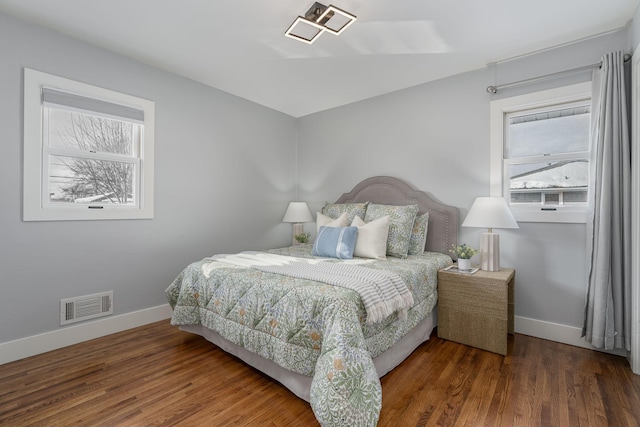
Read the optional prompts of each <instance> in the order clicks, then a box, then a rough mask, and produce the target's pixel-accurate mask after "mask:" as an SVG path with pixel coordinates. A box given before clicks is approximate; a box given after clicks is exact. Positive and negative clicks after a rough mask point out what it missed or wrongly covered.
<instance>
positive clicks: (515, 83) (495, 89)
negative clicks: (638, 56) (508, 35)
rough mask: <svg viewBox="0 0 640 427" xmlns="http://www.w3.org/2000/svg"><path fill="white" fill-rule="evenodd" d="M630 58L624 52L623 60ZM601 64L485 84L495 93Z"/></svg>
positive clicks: (600, 64)
mask: <svg viewBox="0 0 640 427" xmlns="http://www.w3.org/2000/svg"><path fill="white" fill-rule="evenodd" d="M630 59H631V55H629V54H628V53H625V54H624V62H628V61H629V60H630ZM601 66H602V61H601V62H598V63H596V64H591V65H584V66H582V67H577V68H571V69H569V70H563V71H558V72H555V73H551V74H545V75H543V76H539V77H532V78H530V79H524V80H520V81H517V82H512V83H505V84H503V85H498V86H487V92H488V93H497V92H498V89H506V88H508V87H512V86H519V85H522V84H525V83H533V82H537V81H540V80H546V79H550V78H552V77H557V76H560V75H563V74H569V73H579V72H580V71H586V70H591V69H593V68H599V67H601Z"/></svg>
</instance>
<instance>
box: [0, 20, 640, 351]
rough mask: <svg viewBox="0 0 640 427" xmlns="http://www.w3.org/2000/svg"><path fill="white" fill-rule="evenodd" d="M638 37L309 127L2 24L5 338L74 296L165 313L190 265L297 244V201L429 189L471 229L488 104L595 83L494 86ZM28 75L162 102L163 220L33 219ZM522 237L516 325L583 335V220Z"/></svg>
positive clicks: (504, 236)
mask: <svg viewBox="0 0 640 427" xmlns="http://www.w3.org/2000/svg"><path fill="white" fill-rule="evenodd" d="M632 33H633V34H632ZM638 33H640V32H638V31H633V26H632V30H630V31H629V34H628V33H627V31H620V32H616V33H613V34H609V35H605V36H601V37H597V38H594V39H590V40H587V41H585V42H582V43H579V44H576V45H572V46H567V47H563V48H561V49H557V50H554V51H548V52H543V53H540V54H536V55H530V56H527V57H524V58H520V59H517V60H512V61H508V62H504V63H501V64H499V65H498V66H497V69H496V68H495V67H493V66H490V67H488V68H485V69H482V70H477V71H473V72H469V73H466V74H462V75H458V76H454V77H451V78H447V79H443V80H440V81H437V82H433V83H429V84H424V85H420V86H417V87H414V88H410V89H406V90H403V91H399V92H395V93H392V94H388V95H385V96H380V97H376V98H372V99H369V100H365V101H361V102H358V103H354V104H351V105H347V106H344V107H341V108H336V109H333V110H329V111H326V112H322V113H317V114H313V115H310V116H306V117H303V118H300V119H297V120H296V119H294V118H292V117H289V116H286V115H283V114H280V113H278V112H275V111H273V110H269V109H266V108H264V107H261V106H258V105H256V104H253V103H250V102H247V101H245V100H242V99H240V98H237V97H234V96H232V95H229V94H226V93H224V92H221V91H218V90H216V89H212V88H209V87H206V86H203V85H200V84H197V83H195V82H193V81H190V80H187V79H184V78H181V77H178V76H175V75H172V74H169V73H166V72H163V71H160V70H157V69H154V68H151V67H148V66H145V65H143V64H140V63H139V62H136V61H133V60H131V59H128V58H125V57H122V56H119V55H115V54H113V53H110V52H108V51H105V50H102V49H99V48H96V47H94V46H91V45H89V44H86V43H84V42H81V41H78V40H75V39H72V38H68V37H66V36H63V35H60V34H58V33H55V32H52V31H49V30H46V29H43V28H41V27H37V26H32V25H30V24H26V23H24V22H22V21H19V20H17V19H15V18H12V17H9V16H7V15H3V14H0V58H2V60H1V61H0V94H2V96H0V132H1V133H0V135H1V136H2V139H1V140H0V155H1V158H2V161H3V168H1V169H0V194H2V199H1V200H2V201H1V202H0V203H1V209H0V299H1V301H2V303H3V309H2V310H0V325H1V326H0V343H2V342H6V341H11V340H14V339H17V338H22V337H27V336H32V335H36V334H39V333H43V332H47V331H51V330H55V329H58V328H59V326H58V304H59V300H60V299H61V298H67V297H72V296H78V295H85V294H90V293H94V292H100V291H105V290H114V291H115V297H114V303H115V304H114V305H115V311H116V314H122V313H128V312H132V311H136V310H140V309H144V308H149V307H154V306H157V305H161V304H164V303H165V302H166V301H165V299H164V295H163V291H164V289H165V288H166V287H167V286H168V284H169V283H170V281H171V280H173V278H174V277H175V276H176V275H177V274H178V273H179V272H180V270H181V269H182V268H183V267H184V266H185V265H186V264H187V263H188V262H191V261H193V260H197V259H200V258H202V257H204V256H206V255H208V254H213V253H219V252H234V251H238V250H245V249H264V248H267V247H275V246H283V245H286V244H288V243H289V241H290V236H291V235H290V233H291V228H290V225H289V224H282V223H280V220H281V218H282V214H283V212H284V209H285V208H286V205H287V203H288V202H289V201H290V200H292V199H293V198H297V199H300V200H305V201H308V202H309V204H310V206H311V208H312V210H314V211H315V210H316V209H319V208H320V207H321V206H322V204H323V203H324V202H325V201H333V200H335V199H336V198H338V197H339V196H340V194H342V193H343V192H346V191H349V190H351V188H352V187H353V186H354V185H355V184H357V183H358V182H359V181H361V180H362V179H364V178H367V177H370V176H374V175H392V176H396V177H398V178H401V179H404V180H405V181H407V182H409V183H410V184H412V185H413V186H415V187H417V188H420V189H424V190H427V191H430V192H431V193H432V194H433V195H435V196H436V197H437V198H439V199H440V200H441V201H442V202H444V203H448V204H452V205H455V206H458V207H459V208H460V210H461V221H462V220H463V219H464V217H465V215H466V213H467V211H468V209H469V207H470V206H471V204H472V202H473V200H474V198H475V197H476V196H480V195H488V194H489V102H490V101H491V100H492V99H497V98H500V97H503V96H513V95H517V94H521V93H524V92H528V91H535V90H541V89H546V88H549V87H553V86H558V85H562V84H568V83H575V82H579V81H585V80H587V79H589V75H588V73H582V74H580V75H575V76H571V77H568V78H561V79H556V80H553V81H547V82H544V83H539V84H535V85H527V86H522V87H519V88H515V89H510V90H505V91H501V92H500V93H498V94H497V95H489V94H487V93H486V92H485V88H486V86H487V85H489V84H496V83H497V84H500V83H507V82H510V81H515V80H520V79H524V78H528V77H533V76H538V75H541V74H546V73H550V72H555V71H558V70H562V69H565V68H573V67H578V66H582V65H585V64H591V63H595V62H598V61H599V59H600V57H601V55H602V54H603V53H606V52H608V51H612V50H616V49H625V50H627V51H630V49H629V48H630V46H629V45H630V44H631V43H632V41H633V45H634V46H635V45H636V44H638V38H640V36H638V35H637V34H638ZM22 67H29V68H33V69H36V70H40V71H44V72H47V73H51V74H57V75H60V76H63V77H66V78H71V79H75V80H78V81H81V82H85V83H89V84H93V85H96V86H101V87H105V88H108V89H111V90H116V91H120V92H124V93H129V94H131V95H135V96H139V97H143V98H147V99H151V100H153V101H155V103H156V178H155V218H154V219H153V220H138V221H85V222H30V223H25V222H22V220H21V218H22V211H21V209H22V208H21V205H22ZM296 142H297V151H298V157H297V165H298V167H297V170H296V167H295V165H296V155H295V152H296ZM296 176H297V177H296ZM296 181H298V188H297V189H296ZM296 193H297V195H298V197H296ZM307 226H308V228H309V229H310V230H311V228H312V227H311V226H312V224H307ZM520 227H521V228H520V229H519V230H501V231H500V233H501V245H502V263H503V265H505V266H512V267H514V268H516V269H517V283H518V284H517V290H516V315H517V316H522V317H527V318H531V319H537V320H541V321H546V322H553V323H559V324H562V325H569V326H580V324H581V321H582V308H583V300H584V293H585V289H586V283H585V282H586V279H585V277H586V273H585V270H586V262H585V258H586V255H585V251H584V241H585V233H584V225H581V224H534V223H521V224H520ZM479 232H480V230H477V229H461V235H460V241H461V242H467V243H470V244H474V245H477V243H478V241H479Z"/></svg>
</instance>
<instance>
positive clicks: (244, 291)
mask: <svg viewBox="0 0 640 427" xmlns="http://www.w3.org/2000/svg"><path fill="white" fill-rule="evenodd" d="M363 207H364V210H363ZM398 212H399V213H398ZM385 213H386V214H387V215H384V214H385ZM367 215H369V216H367ZM412 215H413V217H412ZM345 216H346V217H347V220H346V221H347V222H346V223H345ZM361 216H362V218H360V217H361ZM321 217H322V221H323V222H325V225H326V226H328V228H325V227H322V229H321V230H322V232H323V233H325V232H334V231H336V230H341V231H351V230H352V229H353V227H351V225H353V224H354V220H355V221H358V219H359V220H362V221H361V222H360V223H359V224H361V226H365V227H369V228H366V230H370V227H372V226H373V224H374V223H375V224H378V223H380V222H382V223H388V227H389V228H388V234H387V236H388V239H385V240H386V243H387V245H385V250H386V251H390V252H387V253H386V254H383V256H380V253H377V252H376V251H374V254H373V255H371V254H370V253H369V252H367V251H368V249H367V248H363V247H360V248H358V245H357V244H358V243H359V242H356V245H355V251H354V253H355V256H353V258H349V257H348V256H346V258H349V259H340V258H339V255H336V256H337V258H336V257H334V256H330V257H327V256H326V255H327V254H326V253H323V252H322V249H321V248H320V244H321V243H322V242H324V241H325V238H324V234H323V235H322V238H321V237H320V233H319V234H318V237H317V238H316V242H314V244H303V245H297V246H291V247H286V248H279V249H273V250H269V251H265V252H243V253H241V254H222V255H216V256H213V257H209V258H205V259H203V260H201V261H197V262H194V263H192V264H190V265H189V266H187V267H186V268H185V269H184V270H183V271H182V272H181V273H180V275H179V276H178V277H177V278H176V279H175V280H174V281H173V283H172V284H171V285H170V286H169V287H168V288H167V290H166V292H165V293H166V295H167V299H168V301H169V303H170V305H171V307H172V309H173V316H172V318H171V323H172V324H173V325H177V326H179V327H180V328H181V329H182V330H185V331H188V332H191V333H195V334H198V335H201V336H203V337H205V338H206V339H207V340H209V341H211V342H212V343H214V344H215V345H217V346H219V347H220V348H222V349H223V350H225V351H227V352H229V353H231V354H233V355H235V356H237V357H238V358H240V359H241V360H243V361H244V362H246V363H248V364H249V365H251V366H253V367H255V368H256V369H258V370H260V371H262V372H264V373H265V374H267V375H269V376H270V377H272V378H273V379H275V380H277V381H279V382H280V383H282V384H283V385H284V386H285V387H287V388H288V389H289V390H291V391H292V392H293V393H294V394H296V395H297V396H298V397H300V398H302V399H304V400H306V401H308V402H310V403H311V407H312V409H313V411H314V414H315V416H316V418H317V419H318V421H319V422H320V424H321V425H323V426H343V425H349V426H361V425H362V426H371V425H376V424H377V421H378V417H379V414H380V408H381V404H382V390H381V386H380V381H379V378H380V377H382V376H383V375H384V374H386V373H387V372H389V371H390V370H392V369H393V368H395V367H396V366H398V365H399V364H400V363H401V362H402V361H403V360H404V359H405V358H406V357H407V356H408V355H409V354H411V352H412V351H413V350H414V349H415V348H417V347H418V346H419V345H420V344H421V343H423V342H424V341H426V340H428V339H429V337H430V335H431V332H432V330H433V328H434V327H435V326H436V324H437V310H436V301H437V284H436V279H437V274H436V273H437V270H438V269H440V268H443V267H445V266H447V265H450V264H451V263H452V261H453V260H452V258H451V256H450V253H449V249H451V247H452V246H453V245H455V244H457V230H458V210H457V208H455V207H452V206H447V205H444V204H442V203H440V202H438V201H437V200H435V199H434V198H433V197H432V196H430V195H429V194H428V193H425V192H423V191H418V190H416V189H414V188H412V187H411V186H410V185H408V184H407V183H405V182H403V181H401V180H399V179H396V178H393V177H384V176H382V177H373V178H368V179H366V180H364V181H362V182H361V183H359V184H358V185H356V186H355V187H354V188H353V190H352V191H350V192H349V193H345V194H343V195H342V196H341V197H340V198H339V199H338V200H336V202H334V203H328V204H327V205H326V206H325V207H323V209H322V214H321V215H318V222H320V221H321ZM356 217H358V219H356ZM409 218H412V219H409ZM340 221H342V222H341V224H340V227H341V228H332V227H335V224H336V222H340ZM407 221H411V224H412V228H411V231H410V238H411V239H410V240H411V242H410V244H409V245H408V249H407V252H403V250H404V246H403V245H404V243H403V242H404V239H405V238H406V224H407ZM419 221H423V222H424V224H423V227H422V228H420V227H418V223H419ZM383 225H384V224H383ZM376 227H378V226H377V225H376ZM403 227H404V228H403ZM379 228H380V227H378V231H379ZM382 228H383V229H384V226H382ZM319 230H320V228H319ZM403 230H404V231H403ZM358 232H359V233H360V234H357V236H358V238H361V241H360V243H362V242H364V241H365V237H364V236H369V237H370V236H371V233H372V232H371V231H366V233H368V234H365V229H364V228H358ZM384 232H385V233H387V229H385V231H384ZM402 232H404V237H403V236H400V234H402ZM376 233H377V234H378V235H379V233H378V232H376ZM325 234H326V233H325ZM424 236H426V242H425V240H424ZM416 237H417V240H416ZM421 238H422V240H420V239H421ZM367 241H368V240H367ZM397 243H400V246H394V245H396V244H397ZM376 245H378V247H379V245H380V243H379V242H378V243H376ZM363 251H364V252H363ZM394 251H399V253H396V252H394ZM423 251H424V253H422V252H423ZM378 252H379V250H378ZM390 253H391V254H394V255H396V256H391V255H389V254H390ZM314 254H316V255H318V254H319V255H323V256H314ZM363 254H364V255H365V256H358V255H363ZM385 255H386V259H384V258H385ZM403 255H404V256H403ZM381 258H382V259H381ZM292 265H294V267H293V269H294V270H295V272H290V271H289V270H287V271H282V270H281V269H291V268H292V267H291V266H292ZM308 265H313V267H309V266H308ZM316 268H321V269H324V270H327V271H324V272H323V273H322V274H325V275H326V274H328V275H329V276H331V277H332V278H333V280H335V281H336V282H335V283H334V282H332V281H330V280H327V281H326V282H325V281H324V279H319V278H318V277H319V276H317V274H320V273H317V272H316V270H315V269H316ZM362 272H366V275H367V277H368V276H369V275H371V276H372V277H374V276H375V280H381V281H382V282H376V283H375V286H374V287H375V288H376V289H378V290H379V289H381V288H383V286H382V285H381V284H380V283H384V285H385V286H388V287H392V285H390V284H389V283H393V284H394V285H395V286H397V288H396V290H389V289H387V288H384V292H383V294H384V295H382V297H383V299H384V298H387V296H388V295H391V294H390V292H394V294H393V295H394V298H395V300H398V301H399V300H402V301H404V302H401V303H398V304H395V305H393V306H392V307H391V308H390V307H389V306H388V305H387V304H386V303H385V304H383V305H385V307H384V308H385V309H386V310H387V312H385V313H384V314H380V313H379V312H377V311H376V310H377V309H378V308H374V307H378V306H376V304H380V301H379V299H380V298H381V296H380V295H377V296H370V295H369V296H367V297H365V294H366V292H365V293H362V292H361V291H360V290H359V289H356V288H353V287H350V286H351V284H352V282H353V280H351V277H352V275H353V274H356V273H357V274H360V273H362ZM346 276H348V277H349V279H348V280H346V281H347V282H348V284H346V285H345V286H343V282H342V281H345V279H344V277H346ZM378 276H380V277H378ZM324 277H325V276H322V278H324ZM327 277H328V276H327ZM397 278H401V279H402V280H401V281H402V282H403V283H400V284H398V283H397V282H398V281H397V280H395V279H397ZM367 280H368V281H369V280H370V281H373V280H374V278H371V279H369V278H367ZM394 280H395V281H394ZM331 283H333V284H331ZM405 285H406V287H405V288H402V286H405ZM356 286H358V285H356ZM380 292H382V291H380ZM407 292H408V293H409V294H410V295H407ZM361 295H362V297H361ZM398 295H401V296H398ZM407 297H408V299H410V304H407ZM376 298H378V300H376ZM403 304H405V305H403Z"/></svg>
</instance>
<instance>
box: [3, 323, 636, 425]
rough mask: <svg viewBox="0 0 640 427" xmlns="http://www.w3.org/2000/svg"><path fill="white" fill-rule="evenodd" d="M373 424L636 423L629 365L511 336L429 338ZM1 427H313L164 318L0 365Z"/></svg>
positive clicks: (387, 385)
mask: <svg viewBox="0 0 640 427" xmlns="http://www.w3.org/2000/svg"><path fill="white" fill-rule="evenodd" d="M382 391H383V403H382V411H381V414H380V422H379V424H378V425H379V426H389V427H390V426H394V427H396V426H474V427H476V426H558V427H565V426H589V427H592V426H621V427H622V426H625V427H626V426H639V425H640V376H636V375H634V374H633V373H632V372H631V369H630V368H629V364H628V362H627V360H626V359H624V358H622V357H618V356H612V355H608V354H604V353H600V352H596V351H591V350H586V349H582V348H577V347H572V346H567V345H563V344H559V343H554V342H551V341H545V340H541V339H537V338H532V337H528V336H524V335H519V334H516V335H515V336H510V337H509V355H508V356H506V357H502V356H499V355H497V354H493V353H488V352H485V351H482V350H477V349H474V348H471V347H467V346H464V345H460V344H456V343H453V342H449V341H445V340H441V339H439V338H437V336H435V335H434V336H433V337H432V338H431V339H430V340H429V341H428V342H426V343H424V344H423V345H422V346H420V347H419V348H418V349H417V350H416V351H415V352H414V353H413V354H412V355H411V356H410V357H409V358H408V359H407V360H406V361H404V362H403V363H402V365H400V366H399V367H398V368H396V369H395V370H393V371H392V372H390V373H389V374H387V375H386V376H385V377H384V378H383V379H382ZM0 425H2V426H169V425H181V426H314V425H318V423H317V421H316V420H315V417H314V416H313V412H312V411H311V407H310V406H309V404H308V403H306V402H304V401H302V400H300V399H298V398H297V397H295V396H294V395H293V394H291V393H290V392H289V391H288V390H287V389H285V388H284V387H283V386H281V385H280V384H279V383H277V382H275V381H273V380H271V379H269V378H268V377H266V376H264V375H263V374H261V373H259V372H258V371H256V370H254V369H252V368H250V367H248V366H247V365H245V364H244V363H242V362H240V361H239V360H238V359H236V358H234V357H233V356H229V355H227V354H226V353H224V352H222V351H221V350H219V349H218V348H217V347H215V346H214V345H213V344H210V343H209V342H207V341H205V340H204V339H203V338H201V337H199V336H195V335H191V334H188V333H186V332H180V331H178V329H177V328H175V327H172V326H170V325H169V324H168V321H162V322H157V323H153V324H151V325H147V326H143V327H140V328H136V329H132V330H129V331H125V332H122V333H118V334H114V335H111V336H108V337H104V338H100V339H97V340H93V341H89V342H86V343H82V344H78V345H74V346H71V347H67V348H64V349H60V350H56V351H53V352H49V353H47V354H43V355H38V356H34V357H31V358H28V359H24V360H20V361H16V362H12V363H8V364H5V365H0Z"/></svg>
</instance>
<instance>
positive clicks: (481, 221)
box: [462, 197, 520, 271]
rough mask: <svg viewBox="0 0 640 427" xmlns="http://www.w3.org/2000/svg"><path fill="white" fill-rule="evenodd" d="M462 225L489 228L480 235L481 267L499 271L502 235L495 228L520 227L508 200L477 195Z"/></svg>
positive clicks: (486, 269)
mask: <svg viewBox="0 0 640 427" xmlns="http://www.w3.org/2000/svg"><path fill="white" fill-rule="evenodd" d="M462 226H463V227H481V228H487V229H488V231H487V232H485V233H482V234H481V235H480V269H481V270H485V271H499V270H500V235H499V234H498V233H494V232H493V229H494V228H520V227H518V223H517V222H516V220H515V218H514V217H513V214H512V213H511V210H510V209H509V206H508V205H507V202H506V201H505V200H504V199H503V198H502V197H477V198H476V200H475V201H474V202H473V205H471V209H469V213H468V214H467V217H466V218H465V219H464V222H463V223H462Z"/></svg>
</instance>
